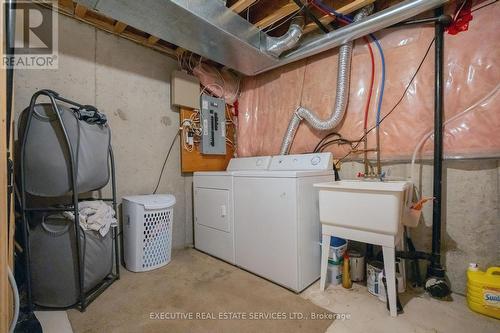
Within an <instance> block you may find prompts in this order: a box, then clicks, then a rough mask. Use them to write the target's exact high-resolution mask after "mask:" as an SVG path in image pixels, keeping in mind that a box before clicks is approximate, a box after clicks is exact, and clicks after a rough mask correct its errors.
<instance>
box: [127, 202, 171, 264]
mask: <svg viewBox="0 0 500 333" xmlns="http://www.w3.org/2000/svg"><path fill="white" fill-rule="evenodd" d="M174 204H175V197H174V196H173V195H170V194H154V195H136V196H129V197H124V198H123V207H122V212H123V247H124V260H125V267H126V268H127V269H128V270H130V271H132V272H144V271H149V270H152V269H155V268H158V267H162V266H165V265H166V264H168V263H169V262H170V255H171V252H172V223H173V217H174Z"/></svg>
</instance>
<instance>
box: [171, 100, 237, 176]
mask: <svg viewBox="0 0 500 333" xmlns="http://www.w3.org/2000/svg"><path fill="white" fill-rule="evenodd" d="M194 112H195V111H193V110H191V109H187V108H181V109H180V113H179V114H180V122H181V123H182V120H183V119H187V118H189V117H190V116H191V114H193V113H194ZM227 135H228V137H229V138H232V137H233V136H234V127H233V126H230V127H229V128H228V130H227ZM181 140H183V138H182V137H181ZM180 146H181V169H182V172H195V171H222V170H226V167H227V165H228V163H229V160H230V159H231V158H232V157H233V153H234V149H233V148H232V147H230V146H227V150H226V155H203V154H201V153H200V151H199V150H198V146H195V149H194V150H193V151H192V152H189V151H187V150H185V149H184V148H183V146H182V142H181V145H180Z"/></svg>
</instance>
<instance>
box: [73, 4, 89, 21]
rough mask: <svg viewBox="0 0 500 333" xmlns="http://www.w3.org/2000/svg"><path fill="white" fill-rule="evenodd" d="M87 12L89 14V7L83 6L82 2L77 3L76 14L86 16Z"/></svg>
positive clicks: (81, 16) (80, 16)
mask: <svg viewBox="0 0 500 333" xmlns="http://www.w3.org/2000/svg"><path fill="white" fill-rule="evenodd" d="M85 14H87V7H85V6H82V5H80V4H76V7H75V15H76V16H78V17H79V18H84V17H85Z"/></svg>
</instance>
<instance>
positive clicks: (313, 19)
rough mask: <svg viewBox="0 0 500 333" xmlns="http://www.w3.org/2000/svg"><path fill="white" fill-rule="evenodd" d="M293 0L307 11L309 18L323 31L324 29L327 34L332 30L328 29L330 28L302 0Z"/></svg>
mask: <svg viewBox="0 0 500 333" xmlns="http://www.w3.org/2000/svg"><path fill="white" fill-rule="evenodd" d="M293 1H294V2H295V4H296V5H297V6H298V7H299V8H302V10H303V11H304V13H306V15H307V16H309V18H310V19H311V20H312V21H313V22H314V23H316V25H317V26H318V28H320V29H321V31H323V32H324V33H325V34H327V33H329V32H330V30H328V28H327V27H325V25H324V24H323V23H321V21H320V20H319V19H318V18H317V17H316V15H314V14H313V12H312V11H311V10H310V9H309V7H308V6H307V5H306V4H303V3H302V1H300V0H293Z"/></svg>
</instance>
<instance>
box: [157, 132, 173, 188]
mask: <svg viewBox="0 0 500 333" xmlns="http://www.w3.org/2000/svg"><path fill="white" fill-rule="evenodd" d="M179 134H180V131H179V130H178V131H177V133H176V134H175V136H174V138H173V139H172V143H171V144H170V148H168V152H167V156H166V157H165V161H163V166H162V167H161V171H160V176H159V177H158V182H157V183H156V187H155V189H154V191H153V194H156V191H158V186H160V182H161V177H162V176H163V171H164V170H165V165H166V164H167V161H168V157H169V156H170V152H171V151H172V148H173V147H174V143H175V141H176V140H177V137H178V136H179Z"/></svg>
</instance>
